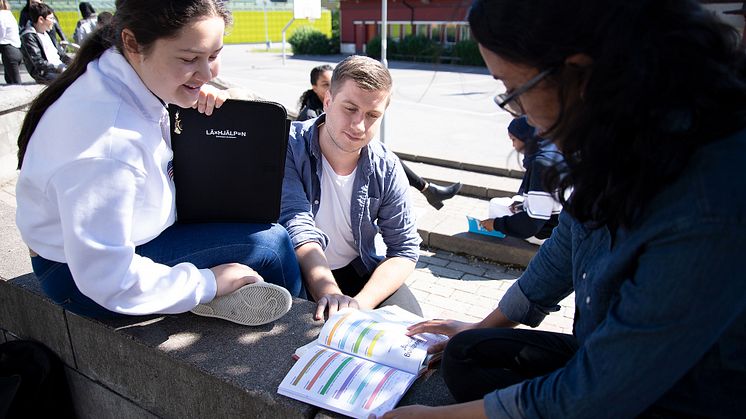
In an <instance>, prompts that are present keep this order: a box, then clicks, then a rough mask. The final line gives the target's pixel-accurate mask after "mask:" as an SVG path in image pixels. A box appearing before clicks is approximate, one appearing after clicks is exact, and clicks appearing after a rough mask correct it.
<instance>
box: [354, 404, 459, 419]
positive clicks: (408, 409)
mask: <svg viewBox="0 0 746 419" xmlns="http://www.w3.org/2000/svg"><path fill="white" fill-rule="evenodd" d="M439 410H440V409H438V408H437V407H430V406H422V405H418V404H415V405H411V406H403V407H399V408H397V409H394V410H391V411H389V412H387V413H386V414H384V415H383V416H378V417H376V415H370V416H368V419H406V418H413V419H414V418H428V419H432V418H435V417H437V416H436V414H437V413H440V412H439ZM443 417H448V416H443Z"/></svg>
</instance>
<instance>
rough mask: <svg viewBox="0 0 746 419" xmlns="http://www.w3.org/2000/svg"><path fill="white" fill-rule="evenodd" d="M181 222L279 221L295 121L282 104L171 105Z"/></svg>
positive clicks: (172, 144) (174, 164)
mask: <svg viewBox="0 0 746 419" xmlns="http://www.w3.org/2000/svg"><path fill="white" fill-rule="evenodd" d="M169 117H170V119H171V146H172V148H173V151H174V157H173V177H174V184H175V185H176V214H177V219H178V221H179V222H184V223H199V222H253V223H272V222H277V219H278V218H279V216H280V199H281V196H282V179H283V176H284V172H285V154H286V152H287V142H288V132H289V129H290V121H289V120H288V119H287V112H286V110H285V108H284V107H283V106H282V105H280V104H279V103H274V102H263V101H244V100H227V101H226V102H225V103H224V104H223V105H222V106H221V107H220V108H219V109H216V110H215V111H214V112H213V114H212V115H211V116H205V115H204V114H201V113H199V112H198V111H197V110H196V109H183V108H179V107H178V106H174V105H171V106H169Z"/></svg>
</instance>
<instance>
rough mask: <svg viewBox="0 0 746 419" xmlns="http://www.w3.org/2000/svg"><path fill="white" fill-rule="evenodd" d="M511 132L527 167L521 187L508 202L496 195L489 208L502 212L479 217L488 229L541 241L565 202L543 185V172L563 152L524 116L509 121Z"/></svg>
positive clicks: (483, 225)
mask: <svg viewBox="0 0 746 419" xmlns="http://www.w3.org/2000/svg"><path fill="white" fill-rule="evenodd" d="M508 136H509V137H510V140H511V141H512V142H513V148H514V149H515V151H516V152H518V153H521V154H523V167H524V169H526V171H525V173H524V174H523V181H521V186H520V187H519V188H518V196H516V197H514V198H513V202H511V203H510V204H509V205H505V206H504V205H501V204H500V202H501V201H504V200H506V199H507V198H493V199H492V200H491V201H490V211H491V212H492V211H493V207H495V208H497V211H496V212H498V213H499V214H498V215H496V216H494V217H493V218H489V219H486V220H482V221H480V224H481V225H482V227H484V228H485V229H487V230H488V231H493V230H497V231H500V232H502V233H505V234H506V235H508V236H511V237H517V238H520V239H526V241H528V242H529V243H533V244H538V245H541V244H542V243H543V242H544V240H545V239H547V238H548V237H549V236H550V235H551V234H552V230H554V227H556V226H557V224H559V214H560V211H561V210H562V204H560V203H559V200H558V198H557V197H556V196H555V195H556V194H553V193H551V192H549V191H547V190H546V189H545V188H544V175H545V174H546V172H547V171H548V170H549V169H550V168H551V167H552V166H554V165H556V164H558V163H559V162H561V161H562V153H560V152H559V150H557V146H556V145H555V144H554V143H552V142H551V141H549V140H545V139H543V138H540V137H539V136H537V135H536V129H534V127H532V126H531V125H529V123H528V118H526V117H525V116H521V117H518V118H515V119H514V120H512V121H511V122H510V124H509V125H508ZM500 214H502V215H500ZM491 216H492V215H491Z"/></svg>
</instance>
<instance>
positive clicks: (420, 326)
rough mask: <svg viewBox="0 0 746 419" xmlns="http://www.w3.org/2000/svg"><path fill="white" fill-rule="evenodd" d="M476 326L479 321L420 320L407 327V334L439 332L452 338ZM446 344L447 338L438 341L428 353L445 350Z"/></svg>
mask: <svg viewBox="0 0 746 419" xmlns="http://www.w3.org/2000/svg"><path fill="white" fill-rule="evenodd" d="M476 327H477V323H466V322H460V321H458V320H442V319H433V320H425V321H424V322H419V323H416V324H413V325H411V326H409V327H408V328H407V336H414V335H417V334H420V333H438V334H441V335H446V336H448V337H449V338H450V337H452V336H453V335H455V334H457V333H460V332H463V331H464V330H469V329H475V328H476ZM446 344H448V341H447V340H444V341H443V342H438V343H436V344H435V345H433V346H430V347H429V348H427V353H430V354H434V353H438V352H443V349H445V347H446Z"/></svg>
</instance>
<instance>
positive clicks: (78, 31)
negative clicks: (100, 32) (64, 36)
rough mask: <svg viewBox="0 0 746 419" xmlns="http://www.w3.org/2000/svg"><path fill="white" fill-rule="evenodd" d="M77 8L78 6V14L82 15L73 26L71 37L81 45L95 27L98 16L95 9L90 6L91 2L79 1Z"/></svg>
mask: <svg viewBox="0 0 746 419" xmlns="http://www.w3.org/2000/svg"><path fill="white" fill-rule="evenodd" d="M78 8H80V15H81V16H83V19H80V20H79V21H78V24H77V25H76V26H75V33H73V39H74V40H75V43H76V44H78V45H81V44H83V41H84V40H85V38H86V37H87V36H88V35H90V34H91V33H92V32H93V30H94V29H96V23H97V20H98V18H97V16H96V9H94V8H93V6H91V3H88V2H87V1H81V2H80V4H79V5H78Z"/></svg>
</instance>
